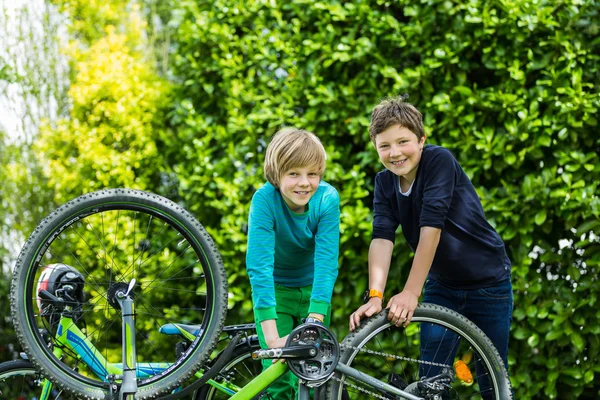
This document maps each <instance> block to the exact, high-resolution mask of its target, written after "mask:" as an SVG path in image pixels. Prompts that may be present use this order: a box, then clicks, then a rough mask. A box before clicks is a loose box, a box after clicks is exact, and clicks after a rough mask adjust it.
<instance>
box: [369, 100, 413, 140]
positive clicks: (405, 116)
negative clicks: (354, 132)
mask: <svg viewBox="0 0 600 400" xmlns="http://www.w3.org/2000/svg"><path fill="white" fill-rule="evenodd" d="M406 100H408V95H407V94H405V95H402V96H398V97H388V98H386V99H384V100H382V101H381V102H380V103H379V104H378V105H377V106H375V108H374V109H373V113H372V114H371V124H370V125H369V136H371V141H372V142H373V144H375V138H376V137H377V135H379V134H380V133H381V132H383V131H385V130H386V129H387V128H389V127H390V126H393V125H400V126H401V127H402V128H407V129H408V130H410V131H411V132H412V133H414V134H415V135H417V138H419V140H420V139H421V138H422V137H423V136H425V130H424V128H423V115H422V114H421V113H420V112H419V110H417V109H416V108H415V106H413V105H412V104H410V103H407V102H406Z"/></svg>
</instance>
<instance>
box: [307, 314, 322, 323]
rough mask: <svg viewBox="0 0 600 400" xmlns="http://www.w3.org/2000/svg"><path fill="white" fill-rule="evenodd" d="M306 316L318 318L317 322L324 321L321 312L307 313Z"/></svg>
mask: <svg viewBox="0 0 600 400" xmlns="http://www.w3.org/2000/svg"><path fill="white" fill-rule="evenodd" d="M308 317H309V318H314V319H316V320H318V321H319V322H324V321H325V316H324V315H323V314H318V313H312V312H311V313H308Z"/></svg>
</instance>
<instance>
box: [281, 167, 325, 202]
mask: <svg viewBox="0 0 600 400" xmlns="http://www.w3.org/2000/svg"><path fill="white" fill-rule="evenodd" d="M320 182H321V175H319V169H318V168H313V167H302V168H292V169H290V170H289V171H286V172H284V173H283V174H281V179H280V181H279V191H280V192H281V195H282V196H283V200H284V201H285V204H287V206H288V207H289V208H290V210H292V211H293V212H296V213H302V212H304V211H305V210H306V205H307V204H308V201H309V200H310V198H311V197H312V196H313V195H314V194H315V192H316V190H317V188H318V187H319V183H320Z"/></svg>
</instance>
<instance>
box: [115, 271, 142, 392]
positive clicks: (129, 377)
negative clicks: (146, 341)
mask: <svg viewBox="0 0 600 400" xmlns="http://www.w3.org/2000/svg"><path fill="white" fill-rule="evenodd" d="M134 286H135V279H132V280H131V282H130V283H129V287H128V289H127V292H123V291H122V290H119V291H118V292H117V293H116V298H117V301H118V302H119V306H120V307H121V312H122V315H123V325H122V326H123V329H122V334H123V381H122V384H121V390H120V391H119V400H134V398H135V393H136V392H137V376H136V347H135V326H134V323H135V318H134V316H135V312H134V303H133V294H132V293H131V291H132V289H133V287H134Z"/></svg>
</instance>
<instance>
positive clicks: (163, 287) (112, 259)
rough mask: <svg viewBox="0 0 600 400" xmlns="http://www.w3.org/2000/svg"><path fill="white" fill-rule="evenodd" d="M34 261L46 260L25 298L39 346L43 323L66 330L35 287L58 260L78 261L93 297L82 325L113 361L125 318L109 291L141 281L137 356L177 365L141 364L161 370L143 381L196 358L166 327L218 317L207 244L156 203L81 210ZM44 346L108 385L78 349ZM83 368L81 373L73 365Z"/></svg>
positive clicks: (62, 363)
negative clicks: (180, 351)
mask: <svg viewBox="0 0 600 400" xmlns="http://www.w3.org/2000/svg"><path fill="white" fill-rule="evenodd" d="M32 259H33V260H40V262H39V263H33V262H32V267H31V268H30V273H29V275H28V277H27V279H26V290H25V298H24V301H25V307H26V310H27V322H28V324H29V327H30V329H31V334H32V335H33V336H34V338H35V340H36V341H37V342H38V343H39V344H43V343H44V341H45V339H44V338H43V337H42V335H41V334H40V333H39V329H46V330H47V331H49V332H51V335H50V337H51V338H53V337H54V334H55V332H56V330H57V329H58V327H57V326H56V325H55V324H53V323H52V321H50V320H49V319H48V318H47V316H46V317H42V316H40V313H39V307H38V304H37V301H36V295H35V293H36V287H37V284H38V281H39V278H40V275H41V272H42V270H43V268H44V266H45V265H46V264H50V263H52V264H55V263H63V264H66V265H70V266H72V267H74V268H75V269H77V270H79V271H80V272H81V273H82V274H83V275H84V276H85V280H86V283H85V293H86V298H85V303H84V305H83V307H82V314H81V319H80V320H79V321H78V322H77V325H78V326H79V327H83V333H84V335H85V336H86V337H87V338H88V339H89V340H90V341H91V342H92V343H93V344H94V345H95V346H96V348H97V349H98V353H99V354H101V355H102V356H103V357H104V358H106V359H107V360H108V361H109V362H111V363H120V361H121V343H122V342H121V322H120V312H119V311H117V310H115V309H114V308H113V307H111V306H110V305H109V304H108V300H107V293H108V292H109V289H110V288H111V287H113V286H114V283H117V282H123V283H127V282H129V281H130V280H131V279H132V278H135V279H136V280H137V285H136V288H135V289H134V298H135V302H136V314H137V315H136V340H137V354H138V357H137V359H138V361H144V362H151V363H164V364H167V363H168V364H173V363H175V367H174V368H172V369H170V370H168V371H165V372H162V373H157V372H158V370H157V369H156V368H151V367H149V366H143V365H140V366H138V370H144V371H145V372H146V373H155V375H154V376H152V377H149V378H142V379H141V380H140V381H139V383H138V384H139V385H140V387H143V386H144V385H150V384H152V383H153V382H155V381H157V380H158V379H161V378H162V377H164V376H165V375H168V374H171V373H173V372H174V371H175V370H176V369H177V368H178V367H180V366H181V365H183V364H185V363H186V362H188V361H187V360H188V357H187V356H188V355H189V354H190V353H189V352H191V351H193V350H190V351H188V352H187V353H184V355H185V356H182V357H180V358H178V359H176V358H175V345H176V343H178V342H181V341H182V339H181V338H179V337H177V336H165V335H163V334H161V333H159V331H158V329H159V327H160V326H161V325H164V324H167V323H184V324H194V325H200V326H202V328H203V332H206V330H207V327H208V325H209V323H210V321H211V319H212V318H213V315H212V312H213V307H214V300H213V299H214V294H215V288H214V283H213V280H212V274H211V272H210V271H211V269H210V265H209V262H210V260H209V258H208V257H207V255H206V254H205V253H204V251H203V249H202V245H201V244H200V243H198V242H197V241H196V240H195V239H194V237H193V235H192V234H191V233H190V232H189V230H188V229H186V227H185V226H184V225H183V223H180V222H179V221H177V220H175V219H174V218H172V217H171V216H170V215H168V214H167V213H165V212H164V211H161V210H159V209H157V208H154V207H151V206H146V205H142V204H136V203H130V202H127V203H111V204H102V205H95V206H93V207H89V208H88V209H86V210H83V211H79V212H78V213H77V215H76V216H75V215H71V216H70V218H69V219H68V220H65V221H63V222H61V223H60V224H57V225H56V226H55V228H54V229H52V231H50V232H49V233H48V235H47V236H46V239H45V240H44V241H42V242H41V243H40V245H39V247H38V250H37V252H36V254H35V256H34V257H33V258H32ZM202 340H204V335H199V336H197V337H196V339H195V340H194V342H193V346H192V349H193V348H196V349H197V348H198V346H199V343H200V342H202ZM50 341H51V342H53V339H51V340H50ZM39 347H40V349H42V351H43V352H45V353H46V356H47V358H48V359H50V360H52V362H53V364H54V365H55V366H56V367H58V368H59V369H61V370H62V371H63V372H64V373H65V374H66V375H69V376H70V377H73V378H75V379H77V380H80V381H81V382H83V383H85V384H88V385H92V386H98V387H104V386H105V384H104V383H103V382H102V380H101V379H99V378H98V377H96V376H95V373H94V372H93V371H92V370H91V369H90V368H88V367H86V366H84V365H83V363H81V362H80V361H79V360H76V359H75V357H74V355H73V354H72V353H71V352H68V351H67V352H65V353H64V356H63V358H62V359H61V360H59V359H58V358H56V357H54V355H53V354H52V353H51V350H49V349H48V348H46V347H45V346H43V345H40V346H39ZM104 367H105V369H107V367H106V366H104ZM75 368H76V369H77V370H78V372H74V371H73V370H74V369H75ZM163 368H164V367H163Z"/></svg>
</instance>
